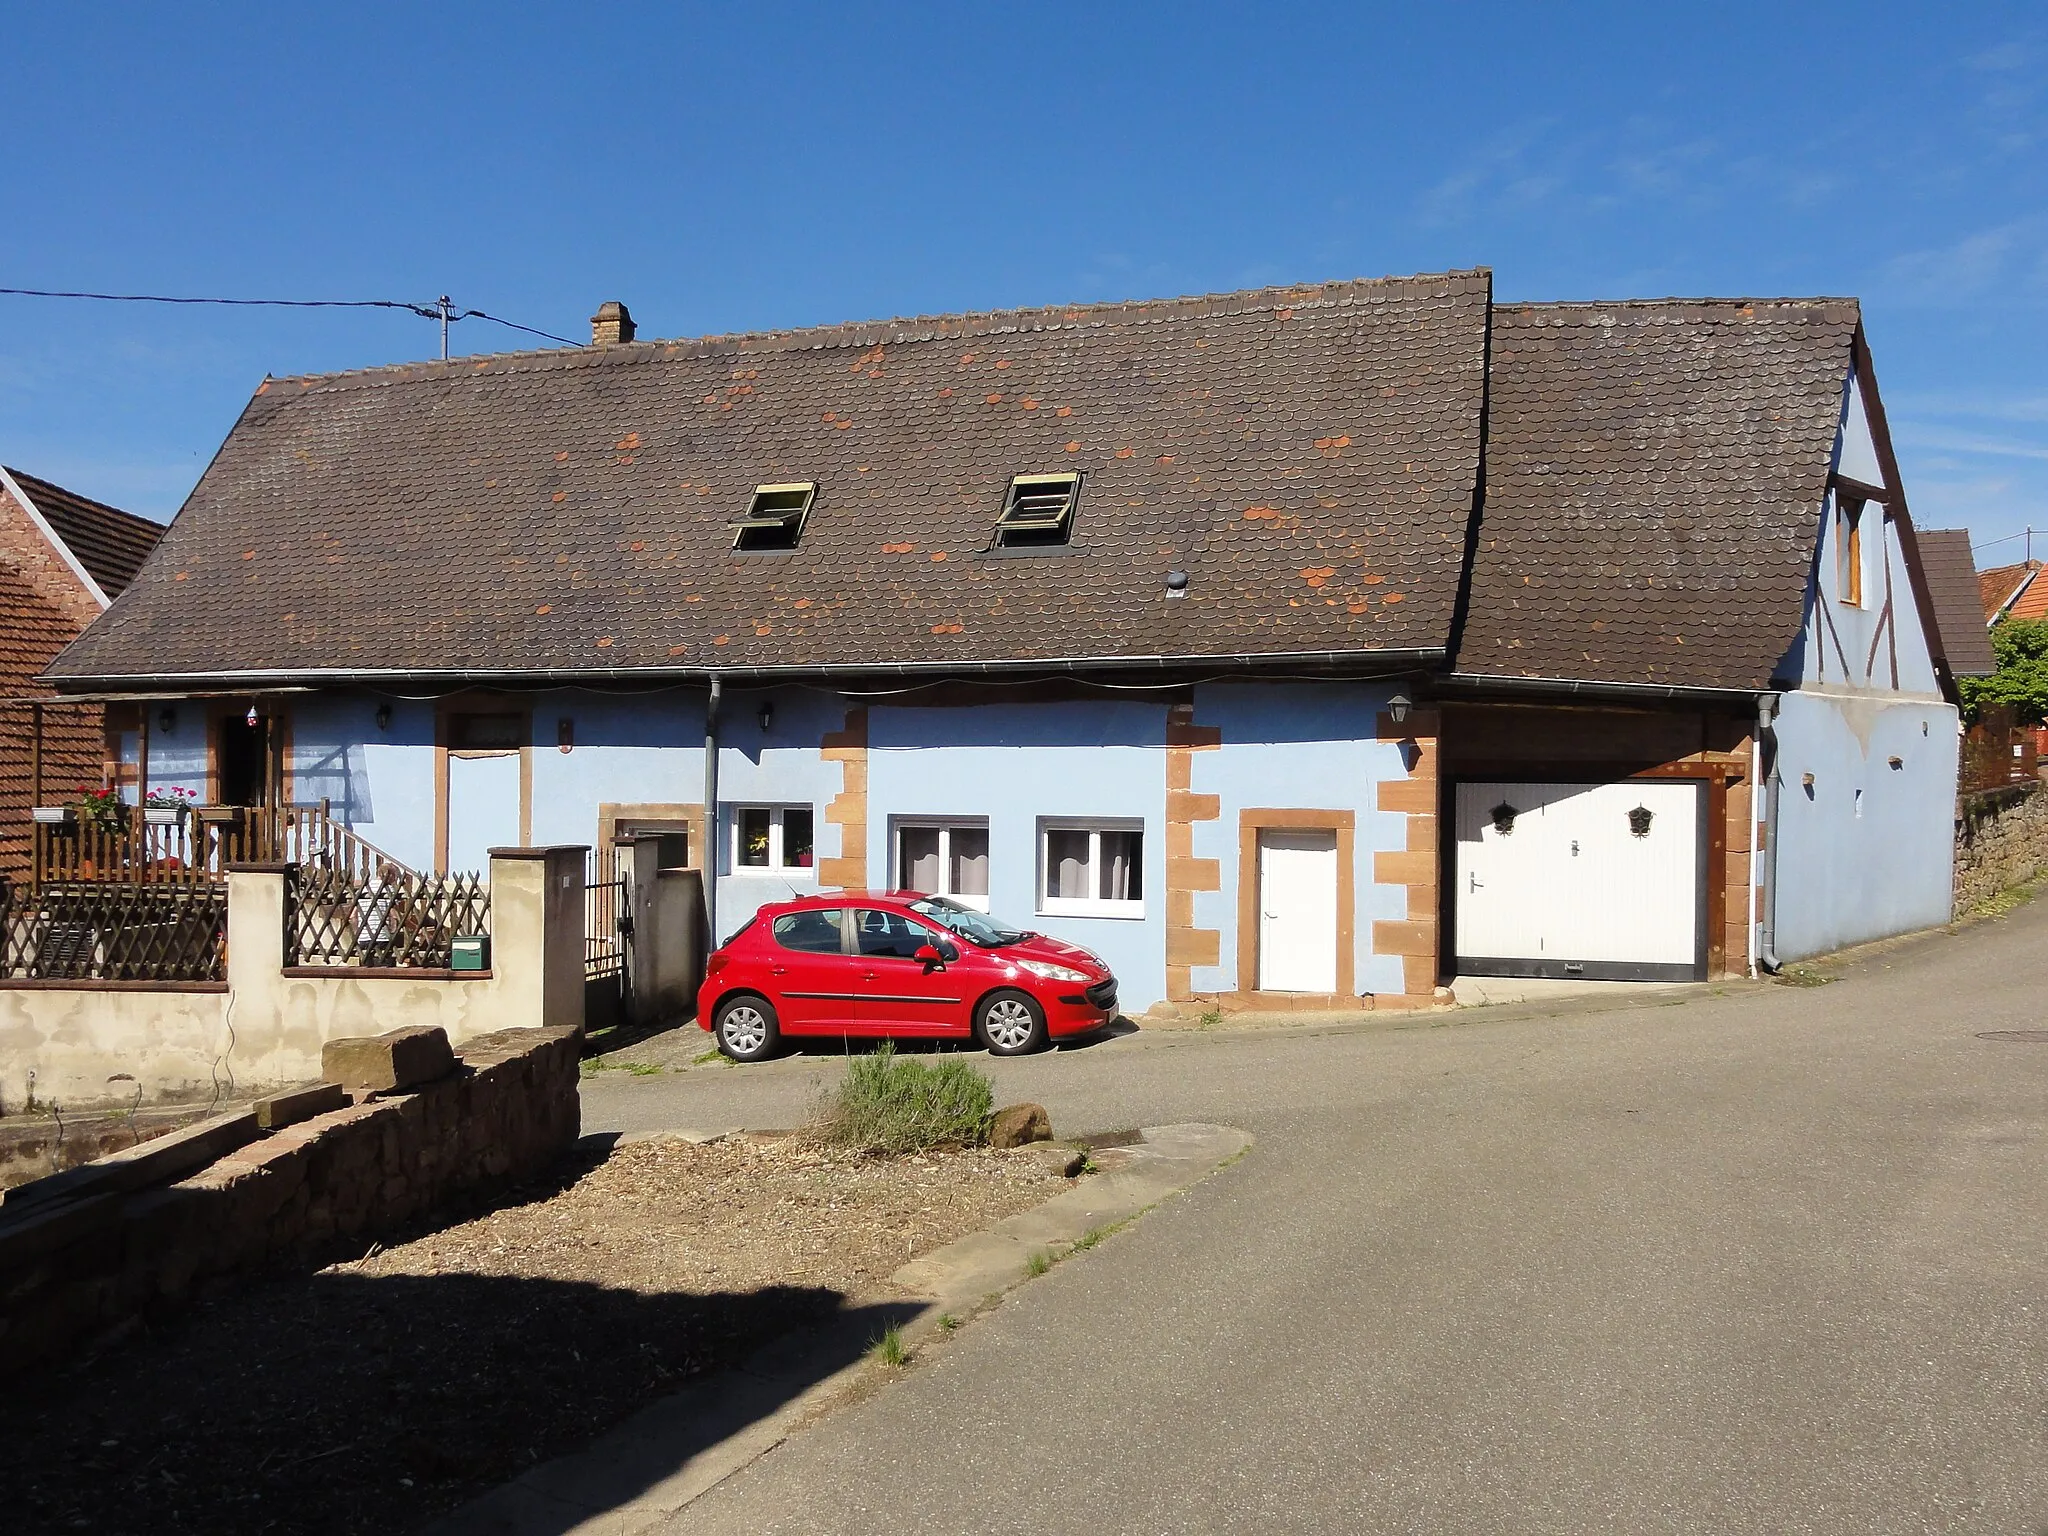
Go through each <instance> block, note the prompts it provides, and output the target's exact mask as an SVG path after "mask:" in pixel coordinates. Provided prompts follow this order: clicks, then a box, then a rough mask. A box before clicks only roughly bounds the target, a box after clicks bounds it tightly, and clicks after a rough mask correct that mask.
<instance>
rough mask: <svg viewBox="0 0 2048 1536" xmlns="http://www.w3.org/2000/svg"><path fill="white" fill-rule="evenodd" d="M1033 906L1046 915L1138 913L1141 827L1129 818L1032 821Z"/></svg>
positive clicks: (1142, 910)
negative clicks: (1035, 849) (1034, 849)
mask: <svg viewBox="0 0 2048 1536" xmlns="http://www.w3.org/2000/svg"><path fill="white" fill-rule="evenodd" d="M1038 840H1039V847H1038V867H1039V880H1038V910H1039V911H1040V912H1041V913H1043V914H1044V915H1046V916H1048V917H1142V916H1144V914H1145V883H1144V867H1145V833H1144V828H1143V827H1142V826H1141V825H1140V824H1138V823H1135V822H1127V821H1116V822H1083V821H1054V820H1046V821H1041V822H1040V823H1039V824H1038Z"/></svg>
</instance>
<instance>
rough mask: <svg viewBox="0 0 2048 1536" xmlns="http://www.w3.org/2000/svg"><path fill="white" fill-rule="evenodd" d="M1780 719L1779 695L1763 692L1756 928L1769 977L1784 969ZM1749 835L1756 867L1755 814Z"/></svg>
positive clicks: (1757, 747)
mask: <svg viewBox="0 0 2048 1536" xmlns="http://www.w3.org/2000/svg"><path fill="white" fill-rule="evenodd" d="M1777 718H1778V695H1777V694H1775V693H1765V694H1759V695H1758V696H1757V701H1756V739H1755V741H1754V742H1752V743H1751V746H1750V751H1751V753H1752V754H1753V757H1754V761H1755V763H1756V765H1757V766H1756V768H1755V770H1754V772H1755V773H1756V774H1759V775H1760V774H1761V773H1762V772H1763V764H1764V761H1765V759H1766V757H1767V756H1768V759H1769V762H1770V777H1769V778H1768V779H1766V780H1765V781H1764V816H1763V826H1762V832H1763V845H1762V849H1761V852H1762V854H1763V875H1762V878H1763V889H1764V917H1763V923H1762V925H1761V928H1760V929H1759V930H1756V935H1757V936H1756V941H1755V942H1756V963H1757V968H1758V969H1760V970H1761V971H1763V972H1764V973H1765V974H1766V975H1769V976H1775V975H1777V974H1778V971H1779V969H1780V966H1779V962H1778V792H1779V791H1780V790H1781V789H1782V788H1783V787H1784V784H1785V778H1784V775H1783V774H1781V773H1779V771H1778V732H1777V726H1776V721H1777ZM1767 741H1768V742H1769V744H1770V750H1769V752H1768V754H1767V753H1766V752H1765V743H1766V742H1767ZM1751 782H1752V783H1754V782H1755V779H1754V778H1752V780H1751ZM1749 838H1750V848H1751V852H1750V868H1752V869H1755V868H1756V867H1757V866H1756V856H1757V852H1758V849H1757V841H1758V826H1757V820H1756V818H1755V816H1754V815H1752V816H1751V817H1750V831H1749Z"/></svg>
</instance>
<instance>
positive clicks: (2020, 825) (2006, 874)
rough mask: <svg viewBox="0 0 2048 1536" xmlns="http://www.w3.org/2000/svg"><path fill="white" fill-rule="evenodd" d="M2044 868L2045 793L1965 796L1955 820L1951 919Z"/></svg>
mask: <svg viewBox="0 0 2048 1536" xmlns="http://www.w3.org/2000/svg"><path fill="white" fill-rule="evenodd" d="M2044 869H2048V788H2042V787H2038V786H2035V787H2028V788H2020V789H2010V790H1991V791H1988V792H1986V793H1984V794H1978V795H1966V796H1965V797H1964V798H1963V806H1962V810H1961V812H1960V813H1959V814H1958V815H1957V817H1956V905H1955V911H1956V916H1957V917H1961V916H1963V915H1964V914H1965V913H1967V912H1968V911H1969V910H1970V909H1971V908H1972V907H1974V906H1976V905H1977V903H1978V902H1980V901H1983V900H1984V899H1985V898H1987V897H1990V896H1995V895H1997V894H1998V893H1999V892H2000V891H2002V890H2004V889H2005V888H2006V887H2007V886H2012V885H2020V884H2022V883H2024V882H2026V881H2028V880H2032V879H2033V878H2035V877H2036V876H2037V875H2039V874H2040V873H2041V872H2042V871H2043V870H2044Z"/></svg>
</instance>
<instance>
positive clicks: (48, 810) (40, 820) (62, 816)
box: [29, 805, 71, 827]
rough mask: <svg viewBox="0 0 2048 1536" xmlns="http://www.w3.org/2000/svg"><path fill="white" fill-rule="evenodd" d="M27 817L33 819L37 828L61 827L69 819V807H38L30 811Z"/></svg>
mask: <svg viewBox="0 0 2048 1536" xmlns="http://www.w3.org/2000/svg"><path fill="white" fill-rule="evenodd" d="M29 815H30V816H31V817H32V818H33V819H34V821H35V823H36V825H37V826H40V827H61V826H63V825H64V823H65V822H67V821H69V820H70V819H71V807H70V806H68V805H39V806H36V807H35V808H34V809H32V810H31V811H30V812H29Z"/></svg>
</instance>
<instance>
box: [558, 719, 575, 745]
mask: <svg viewBox="0 0 2048 1536" xmlns="http://www.w3.org/2000/svg"><path fill="white" fill-rule="evenodd" d="M555 750H556V751H558V752H573V751H575V750H576V722H575V721H574V720H573V719H571V718H570V717H569V716H567V715H564V716H562V718H561V719H559V720H557V721H556V722H555Z"/></svg>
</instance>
